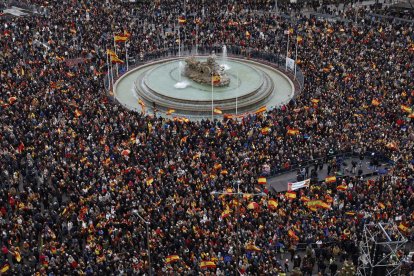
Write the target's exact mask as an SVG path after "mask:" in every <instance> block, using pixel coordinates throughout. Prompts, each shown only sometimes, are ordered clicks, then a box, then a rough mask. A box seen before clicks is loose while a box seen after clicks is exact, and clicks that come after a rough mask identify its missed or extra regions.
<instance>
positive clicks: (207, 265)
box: [200, 261, 216, 269]
mask: <svg viewBox="0 0 414 276" xmlns="http://www.w3.org/2000/svg"><path fill="white" fill-rule="evenodd" d="M200 268H201V269H206V268H216V264H215V263H214V262H213V261H202V262H201V263H200Z"/></svg>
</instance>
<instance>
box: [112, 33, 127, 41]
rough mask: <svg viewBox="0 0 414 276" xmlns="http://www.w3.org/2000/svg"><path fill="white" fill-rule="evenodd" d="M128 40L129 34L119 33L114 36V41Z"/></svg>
mask: <svg viewBox="0 0 414 276" xmlns="http://www.w3.org/2000/svg"><path fill="white" fill-rule="evenodd" d="M127 40H128V36H127V35H125V34H117V35H115V36H114V41H115V42H117V43H118V42H125V41H127Z"/></svg>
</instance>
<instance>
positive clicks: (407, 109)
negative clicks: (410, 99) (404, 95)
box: [401, 104, 413, 113]
mask: <svg viewBox="0 0 414 276" xmlns="http://www.w3.org/2000/svg"><path fill="white" fill-rule="evenodd" d="M401 110H402V111H404V112H407V113H411V112H413V109H412V108H411V107H409V106H406V105H403V104H402V105H401Z"/></svg>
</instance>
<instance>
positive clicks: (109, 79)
mask: <svg viewBox="0 0 414 276" xmlns="http://www.w3.org/2000/svg"><path fill="white" fill-rule="evenodd" d="M106 67H107V69H108V74H107V77H108V90H110V88H111V75H110V72H109V55H108V48H107V49H106Z"/></svg>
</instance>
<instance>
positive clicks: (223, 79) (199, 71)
mask: <svg viewBox="0 0 414 276" xmlns="http://www.w3.org/2000/svg"><path fill="white" fill-rule="evenodd" d="M185 62H186V63H187V65H186V66H185V69H184V76H186V77H188V78H189V79H191V80H193V81H195V82H197V83H201V84H208V85H213V86H215V87H222V86H228V85H229V84H230V78H229V76H228V75H227V74H226V73H224V71H223V68H222V67H221V66H219V65H218V64H217V62H216V60H215V55H211V56H209V57H208V58H207V61H198V60H196V58H195V57H189V58H187V59H186V60H185Z"/></svg>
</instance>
